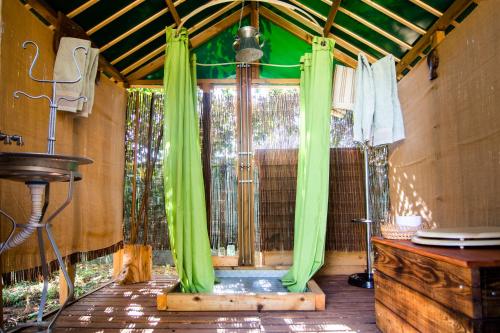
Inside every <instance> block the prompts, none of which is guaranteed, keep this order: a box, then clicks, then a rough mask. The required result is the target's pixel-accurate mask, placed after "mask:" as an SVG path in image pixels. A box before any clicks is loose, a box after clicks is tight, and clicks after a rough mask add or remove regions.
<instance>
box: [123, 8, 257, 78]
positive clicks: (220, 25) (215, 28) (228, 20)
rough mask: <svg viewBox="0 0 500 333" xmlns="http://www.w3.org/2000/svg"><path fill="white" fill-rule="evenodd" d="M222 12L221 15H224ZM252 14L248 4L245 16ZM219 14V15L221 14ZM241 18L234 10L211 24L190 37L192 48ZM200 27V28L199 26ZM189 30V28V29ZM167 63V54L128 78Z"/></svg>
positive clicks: (135, 76)
mask: <svg viewBox="0 0 500 333" xmlns="http://www.w3.org/2000/svg"><path fill="white" fill-rule="evenodd" d="M227 7H228V6H226V7H224V8H222V9H221V10H220V11H219V12H221V11H222V10H224V9H226V8H227ZM222 14H223V13H221V14H220V15H222ZM249 14H250V7H249V6H248V5H247V6H245V8H244V9H243V17H246V16H248V15H249ZM220 15H219V16H220ZM239 19H240V11H237V12H234V13H232V14H231V15H229V16H227V17H225V18H224V19H222V20H221V21H219V22H217V23H215V24H214V25H212V26H210V27H209V28H207V29H206V30H204V31H203V32H201V33H199V34H197V35H196V36H194V37H191V38H190V41H191V48H196V47H198V46H200V45H201V44H203V43H205V42H206V41H208V40H209V39H211V38H213V37H215V36H216V35H218V34H219V33H220V32H222V31H224V30H226V29H227V28H229V27H230V26H232V25H233V24H235V23H237V22H238V21H239ZM198 29H199V28H198ZM188 32H189V30H188ZM164 63H165V55H163V56H161V57H158V58H156V59H155V60H153V61H152V62H150V63H148V64H146V65H144V66H143V67H141V68H139V69H138V70H137V71H135V72H133V73H132V74H130V75H128V76H127V79H128V80H131V81H134V80H139V79H141V78H143V77H144V76H146V75H148V74H150V73H152V72H154V71H156V70H158V69H160V68H161V67H162V66H163V65H164Z"/></svg>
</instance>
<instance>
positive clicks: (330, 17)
mask: <svg viewBox="0 0 500 333" xmlns="http://www.w3.org/2000/svg"><path fill="white" fill-rule="evenodd" d="M341 2H342V0H333V2H332V5H331V6H330V12H329V13H328V17H327V19H326V23H325V27H324V28H323V36H328V34H329V33H330V29H331V28H332V25H333V21H334V20H335V16H336V15H337V12H338V11H339V7H340V3H341Z"/></svg>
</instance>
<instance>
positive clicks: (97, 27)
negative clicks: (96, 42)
mask: <svg viewBox="0 0 500 333" xmlns="http://www.w3.org/2000/svg"><path fill="white" fill-rule="evenodd" d="M144 1H145V0H135V1H134V2H132V3H130V4H129V5H127V6H125V7H123V8H122V9H120V10H119V11H117V12H116V13H114V14H113V15H111V16H109V17H108V18H106V19H105V20H104V21H102V22H100V23H98V24H96V25H95V26H94V27H92V28H90V29H89V30H87V35H89V36H90V35H92V34H94V33H96V32H97V31H98V30H100V29H102V28H104V27H105V26H107V25H108V24H110V23H111V22H113V21H114V20H116V19H117V18H119V17H120V16H122V15H123V14H125V13H128V12H129V11H131V10H132V9H134V8H135V7H137V6H139V5H140V4H141V3H143V2H144Z"/></svg>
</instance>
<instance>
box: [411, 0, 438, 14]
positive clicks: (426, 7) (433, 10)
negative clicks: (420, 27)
mask: <svg viewBox="0 0 500 333" xmlns="http://www.w3.org/2000/svg"><path fill="white" fill-rule="evenodd" d="M409 1H410V2H412V3H414V4H415V5H417V6H419V7H420V8H422V9H423V10H425V11H427V12H429V13H431V14H432V15H434V16H437V17H441V16H443V13H441V12H440V11H439V10H437V9H436V8H434V7H432V6H430V5H428V4H426V3H425V2H423V1H422V0H409Z"/></svg>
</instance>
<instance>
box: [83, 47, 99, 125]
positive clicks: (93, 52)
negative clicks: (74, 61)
mask: <svg viewBox="0 0 500 333" xmlns="http://www.w3.org/2000/svg"><path fill="white" fill-rule="evenodd" d="M87 58H88V59H89V61H88V64H87V68H86V70H85V81H84V82H83V92H82V95H83V96H85V97H87V101H86V102H85V103H84V102H83V101H81V104H80V103H78V109H79V110H81V111H82V112H78V115H79V116H81V117H88V116H89V114H91V113H92V106H93V105H94V90H95V77H96V75H97V67H98V63H99V49H96V48H91V49H90V51H89V54H88V55H87ZM80 105H81V107H80Z"/></svg>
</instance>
